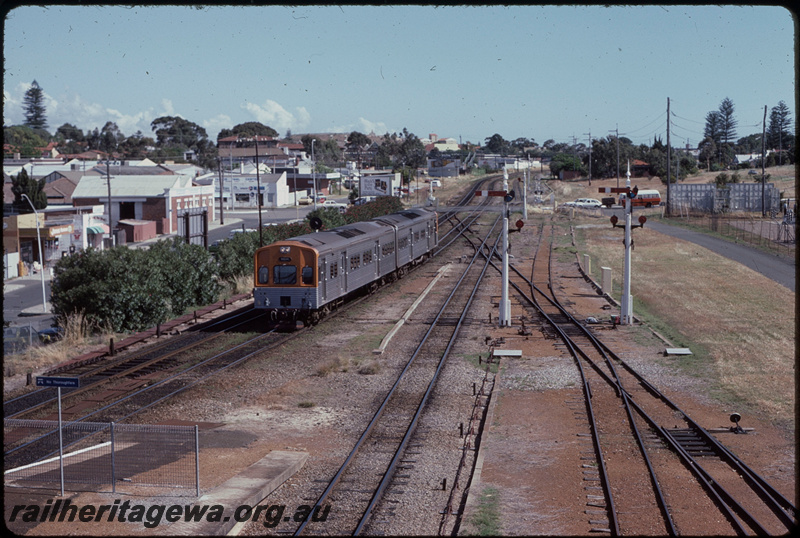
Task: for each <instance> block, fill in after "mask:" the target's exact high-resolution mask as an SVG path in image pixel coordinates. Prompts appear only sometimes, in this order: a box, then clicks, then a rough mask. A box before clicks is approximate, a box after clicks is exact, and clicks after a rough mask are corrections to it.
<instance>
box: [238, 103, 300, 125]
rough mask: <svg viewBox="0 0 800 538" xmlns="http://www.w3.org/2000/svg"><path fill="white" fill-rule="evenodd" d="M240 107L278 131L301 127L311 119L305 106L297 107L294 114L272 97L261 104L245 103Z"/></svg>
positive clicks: (258, 120)
mask: <svg viewBox="0 0 800 538" xmlns="http://www.w3.org/2000/svg"><path fill="white" fill-rule="evenodd" d="M242 108H244V109H245V110H247V111H248V112H250V114H252V115H253V117H254V118H255V120H256V121H257V122H259V123H263V124H264V125H267V126H269V127H272V128H273V129H275V130H276V131H278V132H281V131H285V130H286V129H292V130H297V129H301V128H303V127H305V126H306V125H308V123H309V122H310V121H311V115H310V114H309V113H308V111H307V110H306V109H305V107H299V108H297V115H296V116H295V115H294V114H292V113H291V112H289V111H288V110H286V109H285V108H283V106H281V105H280V104H279V103H276V102H275V101H273V100H272V99H267V100H266V101H265V102H264V104H263V105H258V104H256V103H245V104H244V105H242Z"/></svg>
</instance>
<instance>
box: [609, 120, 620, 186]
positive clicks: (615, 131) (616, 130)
mask: <svg viewBox="0 0 800 538" xmlns="http://www.w3.org/2000/svg"><path fill="white" fill-rule="evenodd" d="M608 132H609V133H616V135H617V187H619V123H618V124H617V128H616V129H614V130H613V131H608Z"/></svg>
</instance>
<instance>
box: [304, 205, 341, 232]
mask: <svg viewBox="0 0 800 538" xmlns="http://www.w3.org/2000/svg"><path fill="white" fill-rule="evenodd" d="M314 217H319V218H320V219H321V220H322V228H323V229H324V230H330V229H331V228H336V227H337V226H343V225H345V224H347V221H346V220H345V218H344V215H343V214H342V213H341V212H340V211H339V210H338V209H337V208H335V207H320V208H317V209H315V210H314V211H311V212H310V213H308V214H307V215H306V220H308V221H309V222H310V221H311V219H312V218H314Z"/></svg>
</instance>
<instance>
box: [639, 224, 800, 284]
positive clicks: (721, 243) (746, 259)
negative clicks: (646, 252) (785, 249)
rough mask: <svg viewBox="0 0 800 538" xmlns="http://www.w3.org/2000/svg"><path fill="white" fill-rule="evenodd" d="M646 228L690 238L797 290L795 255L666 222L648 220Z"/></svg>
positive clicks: (693, 241)
mask: <svg viewBox="0 0 800 538" xmlns="http://www.w3.org/2000/svg"><path fill="white" fill-rule="evenodd" d="M647 227H648V228H652V229H653V230H655V231H657V232H659V233H663V234H665V235H669V236H671V237H676V238H678V239H683V240H685V241H691V242H692V243H695V244H697V245H700V246H701V247H705V248H707V249H708V250H711V251H713V252H716V253H717V254H720V255H721V256H725V257H726V258H729V259H731V260H734V261H737V262H739V263H741V264H742V265H745V266H747V267H749V268H750V269H752V270H754V271H756V272H758V273H761V274H762V275H764V276H765V277H767V278H770V279H772V280H774V281H775V282H777V283H778V284H780V285H782V286H785V287H786V288H788V289H789V290H791V291H795V288H794V287H795V270H796V260H795V259H794V258H785V257H782V256H776V255H774V254H768V253H766V252H763V251H761V250H759V249H756V248H753V247H749V246H747V245H743V244H741V243H733V242H731V241H726V240H724V239H720V238H718V237H713V236H711V235H708V234H705V233H702V232H696V231H694V230H687V229H686V228H683V227H680V226H671V225H669V224H665V223H663V222H653V221H648V222H647Z"/></svg>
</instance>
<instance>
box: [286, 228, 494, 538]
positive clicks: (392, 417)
mask: <svg viewBox="0 0 800 538" xmlns="http://www.w3.org/2000/svg"><path fill="white" fill-rule="evenodd" d="M496 225H497V220H496V221H495V224H494V225H493V226H492V227H491V229H490V231H489V233H487V236H486V238H485V239H484V240H483V242H484V243H486V241H487V240H488V237H489V236H490V235H491V233H492V231H493V230H494V229H495V228H496ZM495 240H497V238H496V239H495ZM479 258H480V255H479V253H477V252H476V253H475V255H474V256H473V257H472V260H470V262H469V263H468V265H467V267H466V268H465V269H464V271H463V273H462V274H461V276H460V278H459V279H458V281H457V282H456V283H455V284H454V285H453V289H452V291H451V293H450V295H449V296H448V297H447V298H446V299H445V300H444V303H443V304H442V306H441V307H440V309H439V310H438V313H437V314H436V316H435V318H434V320H433V321H432V322H431V324H430V326H429V328H428V329H427V331H426V333H425V335H424V336H423V337H422V339H421V342H420V343H419V345H418V346H417V348H416V349H415V351H414V352H413V353H412V355H411V357H410V358H409V360H408V361H407V363H406V364H405V366H404V367H403V369H402V370H401V371H400V373H399V375H398V377H397V379H396V381H395V382H394V384H393V385H392V387H391V388H390V390H389V391H388V393H387V395H386V396H385V398H383V401H382V402H381V404H380V405H379V407H378V409H377V411H376V413H375V415H374V416H373V418H372V420H371V421H370V422H369V424H368V425H367V426H366V428H365V430H364V432H363V433H362V435H361V436H360V438H359V439H358V441H357V442H356V443H355V445H354V448H353V449H352V451H351V452H350V454H349V455H348V456H347V458H346V459H345V460H344V462H343V463H342V465H341V467H340V468H339V470H338V471H337V472H336V473H335V475H334V476H333V478H332V479H331V481H330V482H329V483H328V485H327V487H325V489H324V491H322V492H321V493H320V495H319V497H318V498H317V500H316V502H315V509H316V510H319V509H322V506H323V505H324V504H325V503H326V502H335V503H336V506H337V507H338V509H337V511H336V513H335V515H334V514H333V513H332V514H331V516H330V517H328V518H327V520H326V521H325V523H324V525H323V524H315V522H313V521H312V520H306V521H305V522H303V523H302V524H301V525H300V526H299V527H297V529H296V531H295V534H296V535H299V534H334V535H339V534H361V533H367V534H376V533H380V526H381V521H376V520H374V518H373V515H374V514H377V513H383V512H384V508H383V506H382V502H383V499H384V494H385V493H386V492H387V490H389V489H390V488H391V487H392V484H393V480H400V481H401V482H402V476H399V477H398V476H397V474H398V470H399V469H402V468H404V467H406V466H408V465H409V464H410V465H411V466H413V462H414V461H415V460H414V455H413V454H408V448H409V447H410V446H412V445H413V444H414V434H415V431H416V427H417V425H418V423H419V420H420V417H421V415H422V413H423V412H424V410H425V409H426V405H427V403H428V401H429V398H430V395H431V393H432V392H433V390H434V387H435V385H436V381H437V378H438V376H439V373H440V372H441V370H442V368H443V366H444V364H445V361H446V360H447V357H448V355H449V353H450V350H451V349H452V347H453V345H454V343H455V342H456V340H457V338H458V336H459V333H460V330H461V327H462V324H463V321H464V319H465V317H466V315H467V313H468V311H469V307H470V304H471V302H472V299H473V297H474V296H475V293H476V291H477V289H478V286H479V285H480V282H481V281H482V279H483V277H484V275H485V273H486V270H487V268H488V264H487V263H485V262H484V263H482V264H481V263H477V262H478V260H479ZM452 319H456V320H457V321H456V322H455V323H451V322H450V320H452ZM445 320H447V322H445Z"/></svg>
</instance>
